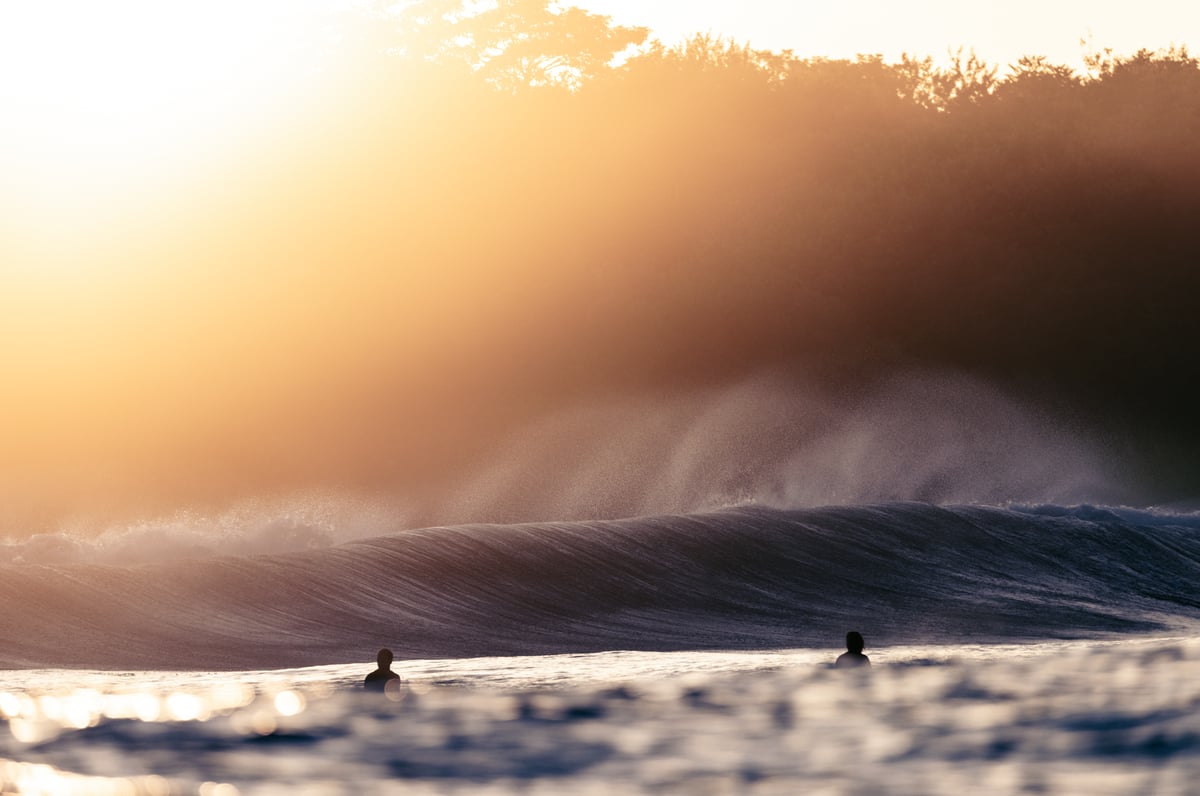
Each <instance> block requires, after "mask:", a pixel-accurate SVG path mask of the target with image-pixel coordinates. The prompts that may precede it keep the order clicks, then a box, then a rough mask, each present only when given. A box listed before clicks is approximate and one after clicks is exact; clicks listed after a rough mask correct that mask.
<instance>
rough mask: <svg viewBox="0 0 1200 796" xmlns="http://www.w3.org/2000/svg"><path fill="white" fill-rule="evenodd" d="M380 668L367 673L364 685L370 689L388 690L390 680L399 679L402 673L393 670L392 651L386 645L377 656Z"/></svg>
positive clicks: (376, 659) (376, 660)
mask: <svg viewBox="0 0 1200 796" xmlns="http://www.w3.org/2000/svg"><path fill="white" fill-rule="evenodd" d="M375 662H376V663H378V664H379V668H378V669H376V670H375V671H373V672H371V673H370V674H368V675H367V677H366V679H365V680H363V686H364V687H365V688H366V689H367V690H368V691H386V690H387V686H388V684H389V683H390V682H392V681H393V680H394V681H399V680H400V675H398V674H396V673H395V672H393V671H392V651H391V650H390V649H388V648H387V647H384V648H383V649H381V650H380V651H379V654H377V655H376V656H375Z"/></svg>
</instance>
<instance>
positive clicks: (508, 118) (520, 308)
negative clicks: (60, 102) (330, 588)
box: [11, 0, 1200, 506]
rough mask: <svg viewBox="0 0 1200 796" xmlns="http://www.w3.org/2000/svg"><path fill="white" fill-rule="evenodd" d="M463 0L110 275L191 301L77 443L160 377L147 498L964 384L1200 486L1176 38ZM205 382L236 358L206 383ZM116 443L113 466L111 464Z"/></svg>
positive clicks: (1161, 475)
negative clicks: (924, 385) (931, 375)
mask: <svg viewBox="0 0 1200 796" xmlns="http://www.w3.org/2000/svg"><path fill="white" fill-rule="evenodd" d="M457 7H459V4H457V3H446V2H422V3H416V4H409V6H408V12H407V13H408V16H404V17H395V16H391V15H389V14H386V13H384V12H382V11H381V12H379V13H378V14H376V15H375V16H369V17H364V18H363V19H362V20H361V22H360V24H359V25H358V26H357V29H356V30H355V31H353V32H348V33H347V34H346V35H345V36H344V38H343V48H344V50H345V52H346V53H353V54H355V58H354V60H353V62H352V63H351V62H349V61H343V62H342V66H341V70H342V71H340V72H338V71H337V70H336V69H332V68H331V69H330V70H329V71H328V72H327V73H326V74H324V75H323V76H322V77H321V79H322V80H325V81H327V82H328V85H336V86H337V91H336V92H335V93H331V94H330V96H331V97H334V96H336V99H332V98H331V99H328V100H323V101H322V102H320V103H318V106H319V107H318V108H317V111H316V112H315V113H314V114H313V115H312V116H311V117H309V118H306V119H304V120H303V122H304V123H303V124H302V125H298V126H297V127H296V128H295V129H294V130H292V131H291V132H290V133H289V134H288V135H286V136H280V137H278V138H277V139H275V140H271V141H270V142H269V143H268V144H267V145H266V146H265V147H264V148H263V151H257V152H255V153H252V155H250V156H247V157H246V158H245V160H244V161H243V162H241V163H240V164H235V167H231V168H230V169H228V172H227V173H228V174H229V175H233V176H230V178H229V180H228V184H226V185H223V186H221V187H220V188H219V189H214V191H213V195H214V196H215V197H216V200H215V201H213V202H211V203H210V204H209V205H206V206H204V207H201V208H198V209H196V211H195V212H192V213H190V215H189V217H188V218H189V221H188V225H187V226H186V228H182V229H173V230H172V237H171V238H170V240H169V242H165V241H166V239H165V238H164V239H163V240H162V241H159V240H157V239H155V238H154V230H155V226H154V224H153V223H151V222H149V221H148V222H147V223H146V224H145V225H144V227H145V232H144V234H142V236H141V237H140V238H139V241H138V247H137V249H136V252H134V253H133V254H131V253H130V252H129V251H122V252H121V253H120V255H119V258H124V259H123V260H122V262H124V260H128V259H129V258H130V257H134V256H136V257H141V258H144V259H145V260H146V261H147V262H150V263H161V262H170V263H171V265H172V269H173V273H175V274H179V275H181V276H179V277H178V282H179V284H180V285H184V286H186V289H185V288H180V289H179V290H178V291H177V293H178V295H173V296H171V297H169V298H165V299H162V301H161V305H162V306H170V307H171V316H172V324H173V326H172V328H173V329H175V330H176V331H174V332H173V333H172V334H169V335H167V334H156V335H147V334H146V333H145V329H146V328H148V327H149V328H153V326H152V323H153V322H155V321H154V319H155V317H156V316H153V315H150V314H149V313H150V312H151V311H152V309H147V310H142V309H139V308H133V309H129V310H127V311H125V314H124V315H122V316H121V317H120V318H118V319H116V320H113V321H110V322H108V323H107V324H106V325H105V327H104V328H105V330H106V335H107V338H106V339H108V341H109V343H108V345H107V348H106V349H105V350H106V351H108V352H118V353H109V354H104V353H100V354H97V355H96V357H98V358H103V357H107V359H105V360H104V363H103V364H104V367H105V377H104V379H102V380H99V379H96V380H93V382H94V383H90V384H88V385H87V392H88V393H89V394H96V395H97V396H98V397H97V398H96V399H95V403H96V405H97V406H99V407H103V409H102V410H101V409H97V410H95V411H96V412H100V411H105V412H109V414H108V415H104V416H103V417H99V418H97V417H88V423H89V427H91V428H114V429H119V428H122V427H123V424H124V425H125V426H128V424H129V423H131V422H132V421H133V417H132V416H131V417H124V416H122V415H120V412H122V411H125V409H124V408H123V407H125V406H126V405H127V404H128V402H127V401H124V400H123V399H119V398H106V397H105V394H104V390H106V389H109V387H106V386H105V385H124V386H121V388H120V389H123V390H130V389H133V388H132V387H130V386H129V385H137V384H140V383H141V382H142V381H145V380H147V379H148V378H149V375H148V374H152V375H153V383H152V384H149V385H147V389H148V390H149V391H150V393H149V394H151V395H152V397H153V398H154V400H155V401H156V402H157V404H156V405H160V406H161V405H170V403H171V401H172V400H173V396H176V395H182V396H189V401H190V403H188V404H187V406H188V408H187V409H186V410H182V409H181V410H179V415H180V416H179V417H173V418H170V422H168V420H158V419H157V418H160V417H166V415H164V414H163V413H162V412H156V414H154V417H155V418H156V420H155V422H156V423H159V426H156V427H155V428H153V429H151V431H152V432H153V433H150V432H147V433H146V434H145V435H144V436H145V438H146V439H147V440H150V441H152V443H153V445H151V443H150V442H148V443H147V444H146V449H145V451H142V450H140V449H137V450H133V451H132V452H129V451H126V452H125V456H124V461H125V465H126V469H127V470H130V471H131V472H133V473H134V475H133V476H131V477H127V478H126V479H125V481H127V482H128V483H131V484H134V485H135V488H136V489H138V490H141V491H142V492H143V493H145V492H146V491H147V489H148V488H149V487H148V486H147V485H151V486H154V487H155V488H157V489H158V490H159V491H161V492H163V493H170V495H171V500H170V501H169V502H167V505H170V506H174V505H178V498H179V497H180V495H183V496H184V497H189V496H190V497H193V498H196V497H201V498H202V497H205V496H222V495H226V494H228V493H229V492H230V490H235V491H236V490H241V491H249V492H250V493H251V494H253V493H256V492H257V491H260V490H261V489H263V488H264V487H268V488H275V487H281V486H282V487H285V488H286V487H289V486H295V485H309V484H314V483H328V482H333V481H336V482H338V483H347V482H349V483H353V484H359V485H367V486H372V485H376V484H383V485H388V486H389V488H390V485H394V484H396V483H403V484H405V488H406V489H408V490H413V491H414V492H416V491H419V485H420V483H421V482H422V480H424V479H428V480H432V481H436V480H437V479H439V478H441V477H444V476H446V475H448V474H450V473H452V472H455V471H457V470H459V469H461V468H462V467H463V466H464V465H466V464H468V463H470V462H471V461H472V460H473V458H474V457H477V456H479V455H481V452H482V451H484V450H486V449H487V447H488V446H489V445H491V444H493V443H494V442H495V440H496V438H497V437H499V436H500V435H502V434H505V433H507V432H510V431H511V430H512V429H513V428H515V427H516V426H517V425H518V424H519V423H521V422H523V421H526V420H530V419H531V418H534V417H536V416H538V415H539V414H542V413H544V412H546V411H549V410H552V409H555V408H558V407H561V406H563V405H565V404H568V403H570V402H572V401H575V400H578V399H580V398H581V397H584V396H587V397H595V396H597V395H601V394H604V393H605V392H620V391H624V390H651V391H653V390H658V389H661V388H664V387H667V388H671V389H675V388H683V387H686V386H688V385H695V384H711V383H717V382H722V381H726V380H730V379H735V378H738V377H740V376H742V375H743V374H746V373H749V372H753V371H756V370H760V369H762V368H765V367H774V368H785V369H791V370H794V371H796V372H798V373H802V374H814V376H815V377H816V378H818V379H820V380H821V381H822V383H824V384H827V385H829V389H830V390H832V391H837V390H851V389H857V388H860V387H862V386H864V385H865V384H867V383H869V382H871V381H872V380H875V379H878V378H883V377H886V376H887V375H888V374H891V373H895V372H898V371H903V370H906V369H912V368H922V369H933V370H949V371H954V372H961V373H967V374H971V375H974V376H979V377H983V378H985V379H988V380H990V381H993V382H995V383H996V384H998V385H1000V386H1002V387H1003V388H1006V389H1009V390H1012V391H1014V392H1016V393H1018V394H1021V395H1024V396H1026V397H1030V398H1033V399H1036V400H1038V401H1042V402H1044V403H1045V404H1046V405H1047V406H1049V407H1050V408H1052V409H1054V410H1057V411H1059V412H1065V413H1067V414H1068V416H1069V417H1070V418H1071V419H1072V420H1073V421H1075V422H1078V423H1080V424H1081V425H1090V426H1093V427H1096V428H1102V429H1105V430H1106V432H1109V433H1111V434H1112V435H1113V439H1114V441H1116V442H1118V443H1123V444H1131V445H1134V447H1132V448H1130V449H1128V451H1127V452H1129V453H1130V454H1131V459H1132V458H1133V457H1132V454H1138V455H1140V456H1141V458H1142V461H1143V462H1144V463H1145V462H1150V463H1153V464H1154V465H1155V467H1156V468H1157V469H1152V470H1148V471H1146V472H1141V473H1137V474H1136V475H1140V476H1152V478H1151V480H1152V481H1153V484H1154V486H1155V488H1156V489H1157V493H1156V496H1158V497H1162V498H1169V497H1184V496H1186V495H1187V493H1188V492H1189V491H1190V490H1193V489H1194V484H1195V483H1196V477H1197V476H1198V475H1200V454H1198V453H1197V452H1198V451H1200V423H1197V422H1196V420H1195V398H1194V393H1192V392H1191V382H1192V378H1193V374H1194V373H1195V372H1196V370H1197V365H1198V364H1200V362H1198V359H1200V356H1198V351H1200V347H1198V346H1197V340H1200V328H1198V327H1200V313H1198V312H1197V299H1196V296H1197V295H1198V294H1197V288H1198V287H1200V284H1198V282H1200V279H1198V277H1197V274H1198V273H1200V271H1198V270H1197V263H1198V262H1200V235H1197V233H1196V219H1198V218H1200V187H1198V186H1200V136H1197V135H1196V131H1197V130H1200V68H1198V65H1197V60H1196V59H1195V58H1192V57H1191V56H1190V55H1189V54H1188V53H1187V52H1185V51H1183V50H1170V51H1163V52H1144V51H1143V52H1139V53H1136V54H1134V55H1132V56H1128V57H1119V56H1114V55H1113V54H1111V53H1106V52H1103V51H1101V52H1097V53H1095V54H1094V55H1093V56H1092V57H1091V58H1090V61H1089V63H1088V65H1087V68H1086V69H1085V70H1082V71H1079V72H1076V71H1073V70H1072V69H1070V68H1068V67H1065V66H1060V65H1055V64H1052V63H1049V62H1048V61H1047V60H1046V59H1044V58H1039V57H1036V56H1030V57H1027V58H1024V59H1022V60H1021V61H1019V62H1018V63H1016V64H1013V65H1011V66H1005V67H998V66H995V65H988V64H983V63H981V62H980V61H979V60H978V59H976V58H975V57H974V56H972V55H970V54H969V53H959V54H958V55H957V57H955V58H953V59H952V63H951V64H950V65H948V66H942V65H938V64H937V63H935V62H934V61H932V60H930V59H921V58H905V59H904V60H902V61H901V62H900V63H896V64H889V63H885V62H883V60H882V59H880V58H878V57H872V56H866V57H859V58H858V59H856V60H854V61H842V60H826V59H804V58H799V57H796V56H794V55H792V54H790V53H786V52H785V53H769V52H762V51H758V50H755V49H753V48H751V47H748V46H744V45H739V44H735V43H731V42H727V41H724V40H721V39H719V38H714V37H711V36H698V37H696V38H694V39H692V40H691V41H689V42H686V43H685V44H682V45H679V46H666V45H662V44H659V43H651V44H649V45H644V46H642V48H641V49H640V50H636V51H632V54H631V55H630V57H628V58H627V59H626V60H625V61H624V62H623V63H620V64H619V65H615V66H610V65H609V64H610V61H611V59H612V57H613V56H614V55H615V54H617V53H619V52H621V51H622V49H623V48H626V47H628V46H630V45H636V44H638V43H639V42H643V41H644V40H645V36H646V32H645V31H644V30H641V29H637V28H619V27H614V26H612V25H610V24H609V23H608V21H607V20H606V19H605V18H603V17H597V16H596V15H591V14H586V13H583V12H577V11H571V12H566V13H562V14H555V13H549V12H548V11H547V4H546V3H545V2H540V1H539V0H506V1H505V2H502V3H499V4H498V5H497V7H496V9H495V10H492V11H488V12H486V13H484V14H480V15H477V16H471V15H459V16H457V17H454V16H453V15H451V17H449V18H448V17H447V16H446V14H447V12H449V11H452V10H453V9H454V8H457ZM160 226H161V225H160ZM177 226H178V225H177ZM247 241H249V243H247ZM114 257H118V255H114ZM193 272H194V273H195V274H196V275H197V276H196V278H194V279H190V281H189V277H188V274H189V273H193ZM147 306H149V305H147ZM143 316H145V317H143ZM146 318H150V320H149V321H147V320H146ZM218 318H219V319H220V327H219V328H218V329H216V331H214V329H213V324H214V321H213V319H218ZM228 330H238V332H237V334H233V333H232V332H230V331H228ZM119 352H136V353H130V354H128V355H126V354H121V353H119ZM122 357H123V358H122ZM198 362H199V363H209V362H216V363H219V364H220V368H221V369H220V371H219V376H215V377H213V378H210V379H208V380H207V381H206V382H205V383H204V388H203V390H197V389H196V388H195V380H196V375H195V373H196V368H197V363H198ZM289 363H290V364H289ZM297 363H300V364H302V365H303V367H300V366H299V365H298V364H297ZM285 365H287V367H285ZM95 367H97V368H98V367H99V365H96V366H95ZM12 384H13V385H14V387H13V389H14V390H16V391H18V393H19V390H20V389H22V388H21V386H20V385H21V384H22V381H21V380H20V379H17V378H14V379H13V381H12ZM75 387H79V385H75ZM80 389H81V388H80ZM111 389H113V390H116V389H117V387H112V388H111ZM73 391H74V392H78V391H79V389H74V388H73V387H72V385H69V384H67V385H64V386H63V388H62V390H61V392H62V394H71V393H72V392H73ZM97 391H99V392H97ZM114 394H115V393H114ZM195 395H201V396H203V401H198V400H196V399H195V398H193V397H191V396H195ZM18 397H19V396H18ZM31 405H32V402H31ZM181 405H182V404H181ZM231 407H232V408H234V409H236V411H233V410H232V409H231ZM129 411H130V412H135V411H137V410H136V408H135V409H131V410H129ZM81 416H82V413H81V412H80V411H79V410H78V409H72V412H71V413H70V414H69V415H64V417H65V419H64V420H63V421H62V423H63V427H64V428H65V427H66V426H68V425H69V424H70V423H72V422H75V418H76V417H81ZM144 416H145V413H142V414H140V415H137V417H136V419H137V421H138V422H143V420H142V418H143V417H144ZM18 419H19V418H18ZM79 422H80V423H82V422H83V421H82V420H80V421H79ZM239 424H240V425H239ZM26 426H28V424H26ZM19 427H20V426H19V425H17V424H14V428H19ZM180 429H182V430H180ZM214 429H219V430H220V433H214ZM31 434H32V432H31ZM172 435H174V436H172ZM11 443H12V446H13V448H12V449H13V450H14V451H16V453H14V454H13V455H14V456H16V455H18V454H19V453H20V451H21V444H22V438H20V437H19V436H18V437H14V439H13V440H12V441H11ZM27 443H28V447H30V449H33V447H32V446H34V445H35V444H38V443H37V440H36V438H34V437H33V436H30V441H27ZM118 444H120V445H129V444H133V443H128V442H126V441H125V440H124V439H122V440H121V441H120V442H119V443H117V442H114V443H112V444H109V443H108V442H107V441H105V440H100V441H99V442H97V443H96V448H97V450H102V451H103V452H104V455H105V456H106V457H107V459H106V461H107V462H108V466H109V467H110V470H115V469H116V468H118V467H119V466H120V464H121V462H122V461H123V460H122V459H121V457H120V456H119V455H118V452H117V448H116V447H115V446H116V445H118ZM105 445H107V446H108V447H103V446H105ZM164 450H169V451H171V453H172V455H171V457H170V458H171V461H172V462H175V463H177V464H175V465H173V467H171V468H163V467H162V466H161V464H159V463H161V461H162V460H163V456H162V451H164ZM231 461H236V462H238V468H237V469H236V471H234V470H231V469H230V467H229V462H231ZM179 462H185V463H186V464H178V463H179ZM47 467H48V468H49V467H50V465H47ZM139 468H140V469H139ZM47 472H50V470H49V469H48V470H47ZM1131 477H1132V476H1131ZM155 479H158V480H157V481H156V480H155ZM159 481H161V483H159ZM115 488H116V487H115V486H113V485H112V484H106V485H105V489H106V490H107V491H106V492H105V494H107V495H111V494H113V491H114V489H115ZM30 489H32V487H30ZM64 490H65V487H64V486H63V484H62V483H61V479H59V480H58V481H54V482H52V484H51V487H50V488H49V491H50V493H51V494H55V495H59V494H64V493H65V492H64ZM25 494H32V492H31V491H29V490H26V492H25Z"/></svg>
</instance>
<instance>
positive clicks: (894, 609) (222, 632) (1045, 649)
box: [0, 503, 1200, 796]
mask: <svg viewBox="0 0 1200 796" xmlns="http://www.w3.org/2000/svg"><path fill="white" fill-rule="evenodd" d="M28 553H29V550H20V551H18V550H15V548H14V549H10V550H9V551H8V555H7V557H6V558H5V559H4V560H5V561H6V563H4V564H3V565H0V597H2V599H3V606H4V611H3V616H2V617H0V666H2V667H3V671H0V721H2V722H3V724H4V725H5V726H4V727H2V728H0V783H2V784H3V790H4V791H9V792H16V793H22V794H32V793H47V794H50V793H54V794H60V793H80V794H143V793H144V794H175V793H189V794H190V793H197V794H203V796H229V795H230V794H235V793H280V792H287V793H335V794H341V793H346V794H353V793H391V792H403V793H534V794H542V793H545V794H573V793H587V794H590V793H597V794H599V793H681V794H707V793H712V794H725V793H730V794H740V793H747V794H759V793H762V794H774V793H780V794H783V793H798V792H806V793H839V794H840V793H846V794H857V793H878V792H886V793H912V794H924V793H966V792H970V793H1015V792H1035V793H1079V794H1084V793H1088V794H1092V793H1114V794H1115V793H1187V792H1189V785H1190V783H1191V782H1193V781H1194V779H1195V777H1196V775H1197V774H1200V710H1198V708H1200V514H1196V513H1186V512H1179V511H1166V510H1152V509H1129V508H1110V507H1097V506H1054V505H1030V506H1004V507H987V506H976V505H958V506H954V505H952V506H935V505H931V504H926V503H881V504H874V505H854V506H840V507H838V506H835V507H826V508H815V509H804V510H787V511H785V510H778V509H769V508H761V507H741V508H731V509H726V510H721V511H716V512H711V513H706V514H694V515H665V516H657V517H646V518H638V519H629V520H615V521H595V522H563V523H531V524H521V525H463V526H453V527H439V528H425V529H416V530H405V531H400V532H396V533H391V534H386V535H379V536H373V537H370V538H363V539H357V540H354V541H350V542H347V543H343V544H337V545H331V546H324V547H315V548H311V549H301V550H295V551H293V552H287V553H280V554H274V555H267V554H246V555H240V556H211V555H193V556H190V557H187V558H174V559H172V558H167V559H166V560H153V561H144V562H142V563H126V564H120V563H107V564H85V563H78V562H77V561H75V562H72V560H71V559H70V557H63V559H62V560H61V561H59V562H54V561H53V560H52V557H47V556H42V557H41V558H40V559H38V560H41V561H43V562H45V563H30V560H31V559H32V558H33V556H31V555H29V554H28ZM852 629H853V630H858V631H860V632H862V633H863V635H864V636H865V637H866V640H867V650H866V652H867V653H868V654H869V655H870V656H871V657H872V661H873V666H872V667H871V669H870V670H869V671H866V672H844V671H839V670H835V669H832V668H830V663H831V662H832V660H833V659H834V658H835V657H836V655H837V654H838V653H839V652H840V651H841V649H840V648H841V642H842V639H843V637H844V635H845V632H846V631H847V630H852ZM382 646H387V647H390V648H391V649H393V650H394V651H395V652H396V657H397V661H396V664H395V666H394V668H395V669H396V670H397V671H398V672H399V673H401V675H402V677H403V678H404V681H405V682H404V688H403V689H402V690H400V691H399V692H398V693H397V694H395V695H392V696H391V697H383V696H378V695H375V697H374V698H368V696H367V695H365V694H363V693H362V692H361V691H360V689H359V687H358V684H359V683H360V682H361V679H362V677H363V676H364V675H365V674H366V672H367V671H369V670H370V669H371V668H373V666H374V663H373V661H374V656H375V652H376V650H377V649H378V648H380V647H382Z"/></svg>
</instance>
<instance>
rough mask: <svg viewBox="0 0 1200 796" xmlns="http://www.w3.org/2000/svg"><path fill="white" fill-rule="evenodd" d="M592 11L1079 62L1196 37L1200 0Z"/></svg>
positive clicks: (802, 49)
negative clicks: (1088, 45)
mask: <svg viewBox="0 0 1200 796" xmlns="http://www.w3.org/2000/svg"><path fill="white" fill-rule="evenodd" d="M578 5H580V6H583V7H584V8H587V9H588V10H590V11H594V12H597V13H602V14H608V15H611V16H612V17H613V18H614V20H616V21H617V22H620V23H622V24H627V25H646V26H648V27H650V28H651V30H652V33H653V35H654V36H656V37H658V38H661V39H663V40H664V41H668V42H673V41H676V40H678V39H681V38H684V37H686V36H689V35H691V34H692V33H694V32H697V31H711V32H712V33H714V34H720V35H724V36H731V37H733V38H735V39H738V40H739V41H747V40H748V41H749V42H750V43H751V44H752V45H754V46H756V47H759V48H762V49H770V50H781V49H785V48H789V49H792V50H794V51H795V52H796V53H797V54H798V55H801V56H808V55H823V56H830V57H835V58H836V57H849V56H853V55H854V54H856V53H881V54H883V55H884V57H885V58H887V59H888V60H893V59H896V58H898V57H899V56H900V54H901V53H902V52H906V51H907V52H910V53H916V54H920V55H934V56H939V55H942V54H944V53H945V52H946V51H947V50H948V49H957V48H958V47H960V46H963V47H968V48H969V47H974V48H975V50H976V51H977V52H978V53H979V54H980V55H982V56H984V58H985V59H986V60H988V61H991V62H1000V63H1009V62H1012V61H1014V60H1016V59H1017V58H1019V57H1020V56H1021V55H1024V54H1038V55H1047V56H1050V57H1051V58H1052V59H1054V60H1056V61H1059V62H1062V63H1069V64H1071V65H1076V64H1077V63H1078V62H1079V55H1080V47H1079V40H1080V39H1083V38H1087V37H1088V36H1089V35H1090V36H1091V37H1092V39H1093V40H1094V41H1095V43H1096V44H1097V45H1098V46H1100V47H1112V48H1114V49H1115V50H1116V51H1118V52H1122V53H1129V52H1133V51H1136V50H1137V49H1138V48H1141V47H1149V48H1159V47H1166V46H1168V45H1170V44H1172V43H1176V44H1181V43H1188V42H1193V43H1194V42H1196V41H1198V40H1200V4H1197V3H1192V2H1180V1H1179V0H1144V2H1139V3H1129V2H1125V1H1124V0H1005V1H1004V2H961V1H960V0H910V1H909V2H896V0H849V1H847V0H838V1H836V2H815V1H814V0H738V2H728V0H650V2H646V1H645V0H581V2H579V3H578Z"/></svg>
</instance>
